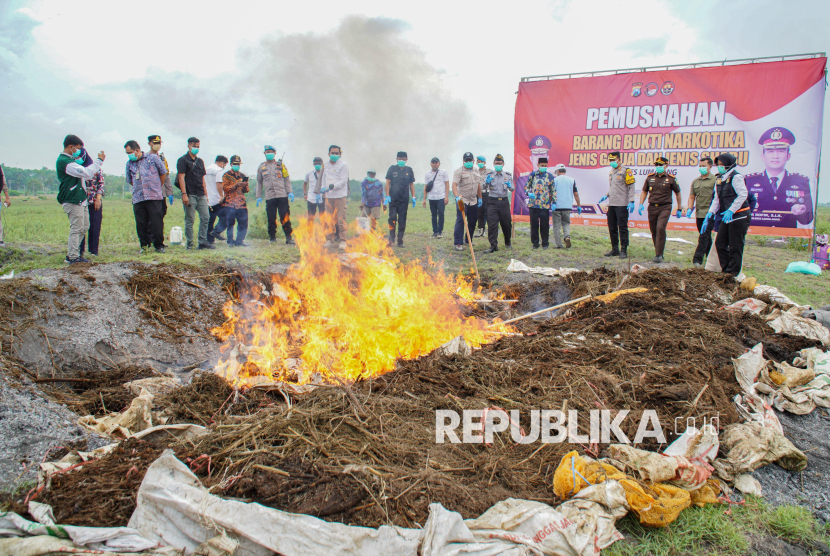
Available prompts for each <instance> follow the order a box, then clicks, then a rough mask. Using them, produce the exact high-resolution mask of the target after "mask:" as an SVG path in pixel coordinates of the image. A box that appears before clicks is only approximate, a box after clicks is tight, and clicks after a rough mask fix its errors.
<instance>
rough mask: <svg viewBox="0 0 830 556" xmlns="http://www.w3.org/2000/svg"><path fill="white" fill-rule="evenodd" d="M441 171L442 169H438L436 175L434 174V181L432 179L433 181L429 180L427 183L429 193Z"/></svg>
mask: <svg viewBox="0 0 830 556" xmlns="http://www.w3.org/2000/svg"><path fill="white" fill-rule="evenodd" d="M440 171H441V170H436V171H435V175H434V176H432V181H431V182H429V183H428V184H427V193H429V192H430V191H432V187H433V186H434V185H435V178H437V177H438V172H440Z"/></svg>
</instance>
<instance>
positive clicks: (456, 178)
mask: <svg viewBox="0 0 830 556" xmlns="http://www.w3.org/2000/svg"><path fill="white" fill-rule="evenodd" d="M482 181H483V180H482V179H481V174H480V173H479V172H478V170H477V169H475V168H470V169H469V170H468V169H467V168H464V167H463V166H462V167H461V168H458V169H457V170H456V171H455V172H454V173H453V175H452V182H453V183H456V184H458V185H457V186H456V189H457V191H458V196H459V197H461V198H462V199H464V203H465V204H468V205H473V204H475V203H477V202H478V186H479V184H480V183H481V182H482Z"/></svg>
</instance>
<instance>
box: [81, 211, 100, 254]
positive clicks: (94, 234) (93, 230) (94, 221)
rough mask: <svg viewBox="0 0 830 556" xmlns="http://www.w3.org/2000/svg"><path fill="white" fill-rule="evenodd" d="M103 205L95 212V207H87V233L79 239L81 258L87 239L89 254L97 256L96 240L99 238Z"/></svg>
mask: <svg viewBox="0 0 830 556" xmlns="http://www.w3.org/2000/svg"><path fill="white" fill-rule="evenodd" d="M103 212H104V205H103V204H102V205H101V208H100V209H98V210H95V205H89V231H88V232H87V233H86V235H85V236H84V237H82V238H81V256H83V255H84V251H85V250H86V238H89V252H90V253H92V254H93V255H97V254H98V239H100V237H101V219H102V218H103Z"/></svg>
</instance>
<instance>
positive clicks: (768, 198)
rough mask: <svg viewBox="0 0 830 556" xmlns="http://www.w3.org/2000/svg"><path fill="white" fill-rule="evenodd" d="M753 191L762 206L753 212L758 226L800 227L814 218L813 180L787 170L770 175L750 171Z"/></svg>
mask: <svg viewBox="0 0 830 556" xmlns="http://www.w3.org/2000/svg"><path fill="white" fill-rule="evenodd" d="M744 179H745V181H746V187H747V190H748V191H749V193H753V194H755V197H756V199H757V200H758V206H757V207H756V208H755V211H754V212H753V213H752V223H753V224H755V225H757V226H770V227H782V228H797V227H798V224H802V225H806V224H810V223H811V222H812V221H813V199H812V195H811V194H810V179H809V178H807V177H806V176H802V175H801V174H791V173H790V172H787V171H786V170H785V171H784V173H783V174H781V175H780V176H776V177H770V176H769V174H767V172H766V171H764V172H758V173H755V174H748V175H747V176H746V177H745V178H744Z"/></svg>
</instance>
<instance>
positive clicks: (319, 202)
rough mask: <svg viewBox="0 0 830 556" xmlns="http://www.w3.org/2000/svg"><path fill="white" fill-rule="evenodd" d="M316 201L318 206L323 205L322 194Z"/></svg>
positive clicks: (318, 195) (319, 194)
mask: <svg viewBox="0 0 830 556" xmlns="http://www.w3.org/2000/svg"><path fill="white" fill-rule="evenodd" d="M316 201H317V204H318V205H319V204H322V202H323V194H322V193H318V194H317V199H316Z"/></svg>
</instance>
